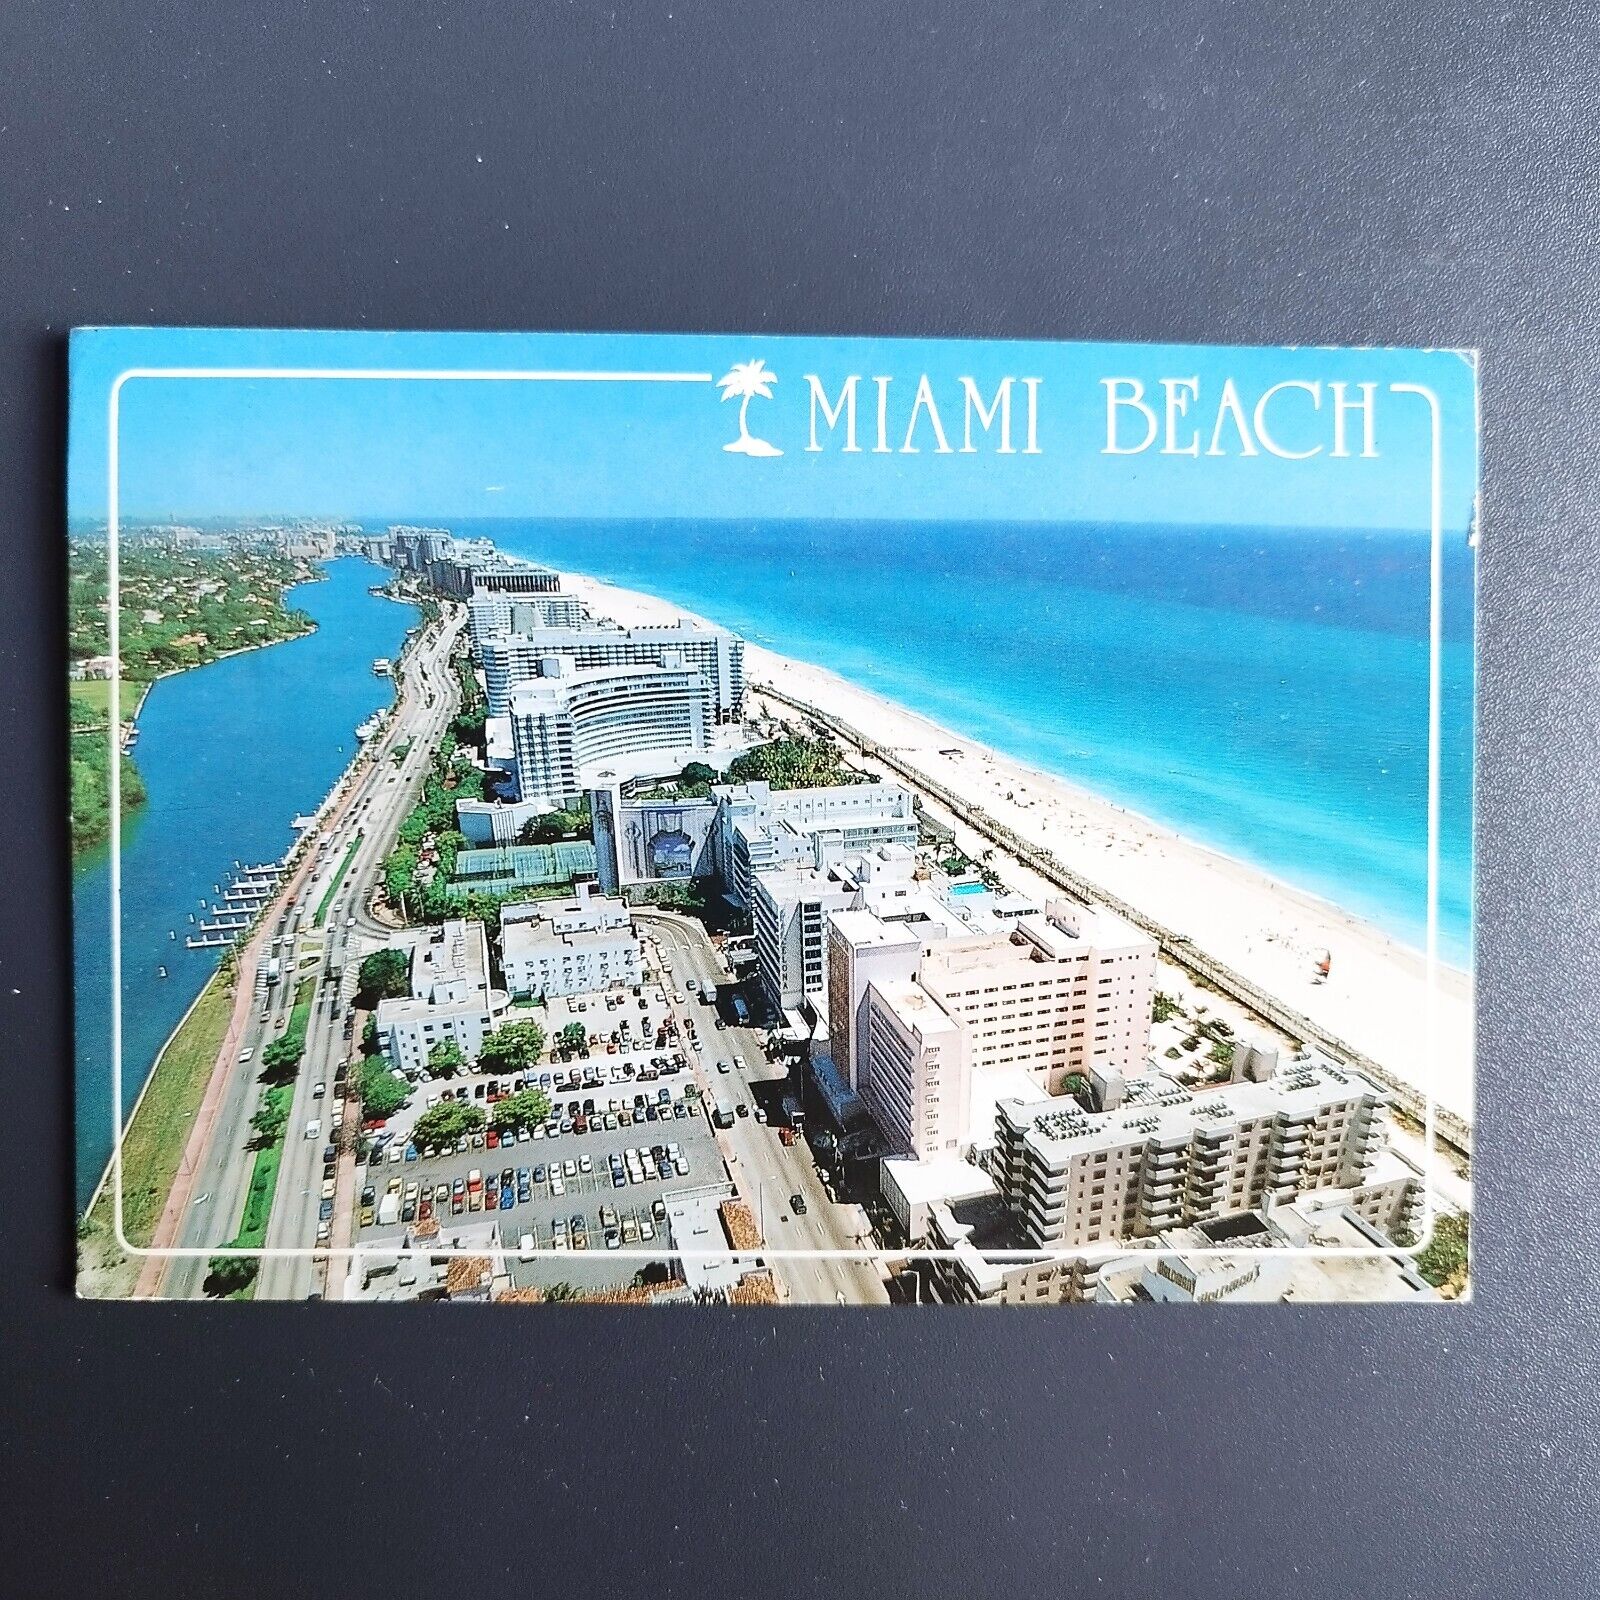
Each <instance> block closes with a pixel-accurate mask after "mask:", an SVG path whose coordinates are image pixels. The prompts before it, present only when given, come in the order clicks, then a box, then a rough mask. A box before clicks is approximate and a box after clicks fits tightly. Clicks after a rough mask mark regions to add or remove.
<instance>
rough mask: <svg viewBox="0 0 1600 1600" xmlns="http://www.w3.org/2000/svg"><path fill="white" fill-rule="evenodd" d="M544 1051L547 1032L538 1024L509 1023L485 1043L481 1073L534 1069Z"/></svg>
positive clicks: (479, 1062) (479, 1063)
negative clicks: (545, 1033) (533, 1066)
mask: <svg viewBox="0 0 1600 1600" xmlns="http://www.w3.org/2000/svg"><path fill="white" fill-rule="evenodd" d="M543 1049H544V1029H543V1028H541V1027H540V1026H539V1024H538V1023H537V1022H508V1023H506V1024H505V1026H504V1027H500V1028H496V1029H495V1031H494V1032H493V1033H491V1034H490V1035H489V1037H488V1038H487V1039H485V1040H484V1041H483V1049H482V1050H480V1051H479V1052H478V1070H479V1071H480V1072H520V1071H522V1070H523V1068H525V1067H531V1066H532V1065H533V1064H534V1062H536V1061H537V1060H538V1059H539V1055H540V1053H541V1052H542V1051H543Z"/></svg>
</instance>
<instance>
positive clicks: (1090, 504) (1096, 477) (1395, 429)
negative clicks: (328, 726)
mask: <svg viewBox="0 0 1600 1600" xmlns="http://www.w3.org/2000/svg"><path fill="white" fill-rule="evenodd" d="M747 361H762V362H764V363H765V366H766V368H767V369H770V374H771V376H772V382H771V386H770V397H769V392H768V391H760V392H758V393H757V394H756V395H755V397H754V398H753V399H744V400H743V401H742V403H741V404H740V405H724V404H722V403H721V399H722V394H723V392H724V389H725V388H726V385H724V388H720V389H719V387H718V381H719V380H721V379H723V377H724V375H725V374H727V373H728V372H729V371H730V370H731V369H733V368H734V367H736V366H738V365H739V364H740V363H743V362H747ZM130 367H151V368H171V367H185V368H190V367H208V368H209V367H247V368H263V367H271V368H284V367H288V368H295V369H301V370H303V369H306V368H329V369H343V370H348V369H351V368H355V369H359V370H361V371H363V372H369V373H370V372H374V371H393V370H396V369H426V370H428V371H429V372H432V373H438V372H441V371H445V370H450V371H458V370H477V371H486V372H505V371H526V370H529V369H538V370H541V371H563V372H566V371H570V370H581V371H586V372H596V371H604V372H626V373H638V374H661V373H670V374H678V375H682V377H683V378H684V379H685V380H686V381H632V380H629V381H620V382H619V381H605V382H589V381H560V382H551V381H543V380H541V381H524V380H521V379H512V380H508V379H498V378H495V379H489V380H479V379H472V380H462V379H453V378H449V377H437V376H430V377H425V378H406V379H393V378H384V377H362V378H322V377H311V376H299V377H293V378H266V379H261V378H258V379H246V378H235V377H228V378H198V377H179V378H173V377H163V378H159V379H151V378H135V379H132V380H130V381H129V382H127V383H126V384H125V385H124V387H123V390H122V395H121V427H120V439H119V445H120V468H119V480H120V490H121V506H122V514H123V516H124V517H125V518H127V519H129V520H133V521H155V522H160V521H164V520H167V519H168V518H170V517H176V518H178V519H180V520H185V519H187V520H201V519H207V518H238V517H314V518H326V519H330V520H338V521H351V522H365V523H372V522H380V523H381V522H388V521H414V522H440V523H448V522H459V521H463V520H468V519H478V518H494V517H506V518H543V517H549V518H565V519H570V518H585V517H606V518H613V517H616V518H638V519H668V518H682V517H704V518H708V519H714V520H727V521H739V520H749V519H752V518H793V519H796V520H805V519H814V518H828V519H851V520H872V519H881V520H892V521H906V522H915V521H925V520H959V521H982V520H1004V521H1047V522H1091V523H1092V522H1100V523H1106V522H1121V523H1141V522H1148V523H1164V524H1169V525H1170V524H1185V523H1192V524H1197V525H1200V524H1211V525H1247V526H1253V527H1279V528H1284V529H1292V528H1295V527H1331V528H1344V529H1384V530H1405V529H1422V528H1425V527H1426V525H1427V514H1428V472H1429V465H1428V415H1427V408H1426V406H1425V405H1424V403H1423V402H1422V400H1421V399H1420V398H1419V397H1417V396H1414V395H1397V394H1394V393H1392V392H1390V390H1389V385H1391V384H1394V383H1418V384H1426V385H1428V386H1429V387H1430V388H1432V389H1433V390H1434V391H1435V392H1436V393H1437V394H1438V396H1439V399H1440V404H1441V408H1442V411H1443V429H1442V433H1443V438H1444V440H1445V450H1444V462H1443V501H1444V523H1445V526H1446V529H1447V530H1449V531H1451V532H1457V533H1459V532H1460V531H1462V530H1464V529H1465V528H1466V526H1467V523H1468V520H1469V517H1470V513H1471V495H1472V484H1473V483H1474V481H1475V476H1476V459H1475V457H1476V440H1475V414H1474V404H1475V401H1474V393H1473V385H1474V374H1473V372H1472V369H1471V366H1470V364H1469V363H1468V361H1467V360H1465V359H1463V358H1462V357H1461V356H1459V355H1456V354H1453V353H1450V352H1419V351H1396V350H1375V351H1361V350H1321V349H1318V350H1309V349H1302V350H1287V349H1239V348H1226V347H1196V346H1156V345H1127V344H1076V345H1073V344H1046V343H1007V342H997V341H970V342H969V341H955V340H883V339H812V338H780V337H772V336H751V337H735V336H728V335H708V336H699V335H613V334H600V335H577V334H540V335H520V334H377V333H335V332H289V331H256V332H252V331H240V330H232V331H228V330H222V331H218V330H195V329H101V330H92V331H89V332H87V333H77V334H75V335H74V336H73V345H72V392H71V420H70V425H71V454H70V459H69V468H68V492H69V516H70V517H71V518H72V519H73V520H74V521H75V522H82V521H84V520H101V519H103V518H104V517H105V515H106V508H107V496H108V461H107V455H108V451H107V402H108V399H109V394H110V389H111V385H112V383H113V381H114V380H115V378H116V376H117V374H118V373H120V372H123V371H125V370H126V369H128V368H130ZM808 373H816V374H817V375H818V377H819V380H820V382H821V385H822V388H823V391H824V395H825V398H826V399H827V401H828V403H829V405H830V406H831V407H835V408H836V407H837V405H838V402H839V399H840V397H841V396H842V394H843V392H844V384H845V380H846V377H847V375H848V374H852V373H854V374H857V375H859V376H858V382H857V388H856V413H857V417H856V420H857V444H858V449H857V450H856V451H855V452H848V451H846V450H844V449H843V445H844V443H845V442H846V420H845V417H844V414H843V413H842V412H841V413H838V420H837V421H836V422H835V423H834V424H833V425H832V426H830V424H829V420H828V417H827V415H826V413H825V412H822V411H820V410H819V409H818V408H817V407H815V406H814V404H813V400H812V395H811V392H810V388H809V386H808V384H807V381H806V376H805V375H806V374H808ZM924 374H926V375H927V379H928V386H927V394H928V397H929V398H930V399H931V400H932V401H933V409H934V410H935V411H937V413H938V426H935V422H934V415H933V411H930V410H929V409H928V408H927V407H923V408H921V409H920V410H919V408H918V407H917V406H916V405H915V403H914V402H915V399H916V395H917V391H918V385H919V381H920V379H921V378H922V375H924ZM1008 375H1009V376H1011V377H1012V379H1013V383H1012V387H1011V391H1010V392H1011V444H1012V449H1011V451H1010V452H1007V453H1000V452H997V451H996V450H995V449H994V445H995V444H996V443H997V442H998V441H999V438H1000V424H999V423H998V421H994V420H992V419H991V421H990V423H989V425H988V426H987V428H986V426H985V419H984V417H983V416H982V414H981V412H978V413H973V412H971V411H970V410H969V408H968V405H967V400H966V395H967V391H966V389H965V388H964V387H963V385H962V381H961V380H962V379H963V378H970V379H971V382H972V392H973V393H974V394H975V395H976V397H977V398H978V400H979V402H980V405H982V406H992V402H993V400H994V397H995V396H996V395H997V393H998V392H999V386H1000V384H1001V382H1002V380H1003V379H1004V378H1005V377H1006V376H1008ZM879 376H882V377H888V378H890V379H891V380H892V381H891V383H890V384H889V386H888V388H887V389H886V390H882V391H880V390H879V389H878V388H876V387H875V386H874V382H873V380H874V378H875V377H879ZM1112 376H1119V377H1125V378H1136V379H1138V380H1139V382H1140V383H1141V384H1142V385H1143V388H1144V399H1145V402H1146V404H1148V405H1149V406H1150V408H1151V414H1152V415H1156V414H1160V420H1161V421H1162V422H1163V424H1164V422H1165V417H1164V409H1163V406H1162V400H1161V390H1160V387H1159V384H1160V379H1161V378H1162V377H1192V378H1195V379H1197V380H1198V385H1199V395H1198V396H1197V397H1196V401H1195V403H1194V404H1193V405H1192V406H1190V408H1189V414H1188V416H1186V417H1181V418H1179V419H1178V430H1179V431H1178V433H1177V435H1176V437H1177V438H1178V439H1179V440H1182V439H1185V438H1198V439H1199V440H1200V441H1201V443H1200V448H1201V449H1202V450H1203V449H1204V441H1205V440H1206V439H1208V438H1210V437H1212V429H1213V425H1214V423H1215V421H1216V418H1217V399H1218V396H1219V395H1220V393H1221V391H1222V385H1223V382H1224V380H1225V379H1227V378H1231V379H1233V380H1234V382H1235V384H1236V386H1237V390H1238V392H1239V395H1240V397H1241V409H1242V412H1243V414H1244V415H1245V416H1246V417H1248V415H1249V413H1250V411H1251V409H1252V405H1253V401H1254V398H1255V397H1256V396H1257V395H1258V394H1260V393H1262V392H1264V391H1265V390H1266V389H1267V388H1269V387H1270V386H1272V385H1274V384H1278V385H1289V386H1290V387H1289V388H1288V389H1287V390H1285V391H1284V392H1282V393H1281V395H1280V397H1279V398H1278V399H1277V401H1276V402H1274V403H1275V406H1276V409H1275V411H1274V412H1273V413H1272V427H1273V435H1272V436H1273V439H1274V442H1275V444H1276V445H1277V446H1278V447H1279V448H1281V449H1282V450H1283V451H1285V452H1286V453H1287V452H1291V451H1299V450H1311V449H1315V448H1318V447H1319V446H1320V452H1319V454H1318V455H1317V456H1316V457H1315V458H1308V459H1302V460H1290V459H1285V458H1282V457H1279V456H1274V455H1272V454H1270V453H1269V452H1268V451H1267V450H1264V449H1260V448H1258V449H1256V450H1255V452H1254V453H1253V454H1242V453H1241V452H1240V445H1241V443H1242V441H1241V439H1240V435H1239V431H1238V429H1237V428H1236V427H1235V426H1234V425H1233V423H1232V422H1231V420H1230V419H1228V418H1224V419H1223V422H1222V425H1221V432H1220V434H1219V435H1218V440H1219V445H1220V447H1221V448H1223V449H1225V450H1226V451H1227V452H1228V453H1226V454H1224V455H1220V456H1216V457H1208V456H1206V455H1204V454H1202V455H1200V456H1198V457H1196V456H1190V455H1163V454H1161V453H1159V439H1158V442H1157V443H1156V444H1154V445H1153V446H1152V448H1150V449H1149V450H1147V451H1145V452H1144V453H1140V454H1133V453H1128V454H1116V455H1110V454H1106V453H1103V450H1102V446H1103V444H1104V442H1105V433H1106V426H1107V395H1106V389H1105V387H1104V383H1103V380H1104V379H1106V378H1109V377H1112ZM1025 378H1032V379H1035V380H1036V384H1035V387H1034V390H1033V395H1034V397H1035V403H1036V409H1035V411H1034V413H1033V417H1032V424H1033V428H1034V431H1033V433H1032V434H1029V433H1028V432H1027V428H1028V426H1029V415H1028V411H1027V406H1026V401H1027V399H1028V391H1027V389H1026V388H1025V386H1024V379H1025ZM1336 382H1338V383H1343V384H1345V385H1346V386H1347V387H1346V391H1345V392H1346V393H1347V394H1356V393H1358V392H1359V391H1358V389H1357V386H1358V385H1360V384H1362V383H1372V384H1375V385H1377V386H1378V387H1377V394H1376V399H1375V402H1374V404H1375V407H1376V416H1377V422H1378V427H1377V443H1378V446H1379V449H1380V454H1379V457H1378V458H1377V459H1363V458H1362V457H1361V456H1360V454H1359V447H1360V442H1361V435H1360V416H1359V415H1358V414H1356V413H1350V414H1349V416H1348V421H1349V427H1348V430H1347V432H1348V439H1347V447H1348V448H1350V451H1351V453H1350V454H1349V455H1348V456H1347V457H1345V458H1343V459H1335V458H1333V457H1332V456H1331V454H1330V451H1331V449H1332V442H1333V436H1332V434H1331V412H1332V410H1333V406H1332V403H1331V398H1330V396H1331V392H1332V391H1331V388H1330V386H1331V385H1332V384H1334V383H1336ZM1306 384H1315V385H1318V386H1320V391H1319V392H1318V393H1317V395H1316V396H1315V397H1314V398H1313V396H1312V392H1311V391H1310V390H1309V389H1301V388H1299V387H1298V386H1301V385H1306ZM1122 392H1124V393H1128V392H1130V391H1129V389H1128V388H1127V387H1126V386H1125V387H1124V389H1123V391H1122ZM880 393H882V394H885V395H886V396H887V399H886V401H885V402H884V414H885V417H886V426H885V429H884V435H883V437H884V438H886V439H887V442H888V448H887V449H875V448H874V444H875V442H877V438H876V432H875V430H876V426H877V411H878V402H879V395H880ZM746 409H747V410H748V426H749V430H750V431H751V432H752V433H754V434H756V435H758V436H759V437H760V439H762V440H763V441H767V440H770V441H771V444H772V452H771V456H770V458H767V459H762V458H759V457H756V458H752V456H751V455H750V454H749V453H747V452H736V453H730V451H729V442H730V441H731V440H734V439H735V437H736V434H735V429H736V426H737V427H738V428H739V429H740V430H741V433H742V430H743V426H744V423H743V417H742V413H743V412H745V411H746ZM1118 421H1119V423H1120V424H1121V429H1122V431H1121V435H1120V439H1119V442H1120V443H1122V444H1124V445H1126V444H1127V443H1128V442H1129V441H1130V440H1132V441H1133V442H1134V443H1137V442H1138V437H1139V435H1140V433H1141V432H1143V431H1144V428H1145V417H1144V413H1142V412H1141V411H1139V410H1138V409H1137V408H1135V407H1133V406H1132V405H1127V406H1124V407H1123V408H1122V411H1121V413H1120V415H1119V418H1118ZM814 423H815V424H816V426H817V430H818V431H817V434H816V439H817V442H818V443H820V444H821V445H822V447H823V448H822V449H820V450H817V451H812V450H809V449H808V448H807V446H808V445H809V444H810V443H811V442H812V432H811V430H812V426H813V424H814ZM969 428H970V437H969V436H968V429H969ZM908 437H909V439H910V442H911V443H912V444H913V445H914V446H915V449H914V450H913V451H910V452H907V451H904V450H903V449H902V448H901V446H902V445H903V444H904V443H905V442H906V440H907V438H908ZM941 443H943V444H944V445H945V446H946V448H944V449H941V448H940V444H941ZM968 443H970V444H971V445H972V446H973V448H972V449H971V451H970V453H969V452H968V451H967V450H965V449H964V448H963V446H964V445H965V444H968ZM1029 444H1032V445H1033V449H1032V450H1029V449H1028V448H1027V447H1028V445H1029Z"/></svg>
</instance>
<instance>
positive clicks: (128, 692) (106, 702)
mask: <svg viewBox="0 0 1600 1600" xmlns="http://www.w3.org/2000/svg"><path fill="white" fill-rule="evenodd" d="M118 687H119V688H120V689H121V690H122V695H121V702H122V715H123V716H124V717H125V718H126V717H131V716H132V715H133V713H134V711H135V709H136V708H137V706H138V704H139V696H140V695H142V694H143V693H144V685H143V684H142V683H138V682H135V681H134V680H132V679H129V678H124V679H123V680H122V682H121V683H120V684H119V685H118ZM67 689H68V692H69V693H70V694H71V696H72V703H73V705H74V707H76V708H78V710H79V712H80V715H81V717H82V719H83V720H91V719H92V720H93V721H95V722H105V721H106V719H107V716H108V714H109V711H110V707H111V680H110V679H109V678H84V679H73V680H72V681H71V682H70V683H69V684H68V685H67Z"/></svg>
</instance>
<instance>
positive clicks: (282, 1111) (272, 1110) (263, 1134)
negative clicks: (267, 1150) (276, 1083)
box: [250, 1096, 289, 1145]
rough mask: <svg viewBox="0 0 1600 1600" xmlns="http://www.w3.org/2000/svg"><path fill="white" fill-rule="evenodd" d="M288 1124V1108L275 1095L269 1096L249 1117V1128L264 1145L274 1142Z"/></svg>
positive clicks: (279, 1137) (280, 1136)
mask: <svg viewBox="0 0 1600 1600" xmlns="http://www.w3.org/2000/svg"><path fill="white" fill-rule="evenodd" d="M288 1126H289V1108H288V1106H286V1105H285V1104H284V1103H283V1102H282V1100H281V1099H279V1098H277V1097H276V1096H269V1098H268V1100H267V1102H266V1104H265V1105H263V1106H262V1108H261V1109H260V1110H259V1111H258V1112H256V1114H255V1115H254V1116H253V1117H251V1119H250V1129H251V1132H253V1133H254V1134H255V1136H256V1138H257V1140H259V1141H260V1143H262V1144H264V1145H268V1144H276V1143H277V1142H278V1140H279V1139H281V1138H282V1137H283V1130H284V1129H285V1128H287V1127H288Z"/></svg>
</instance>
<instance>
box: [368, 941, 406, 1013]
mask: <svg viewBox="0 0 1600 1600" xmlns="http://www.w3.org/2000/svg"><path fill="white" fill-rule="evenodd" d="M359 986H360V990H361V1002H362V1004H363V1005H367V1006H371V1005H373V1004H375V1003H376V1002H377V1001H379V1000H384V999H388V998H391V997H397V996H400V995H408V994H410V993H411V959H410V957H409V956H407V954H406V953H405V951H404V950H374V951H373V952H372V954H371V955H370V956H368V957H367V958H366V960H364V961H363V962H362V963H361V972H360V977H359Z"/></svg>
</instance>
